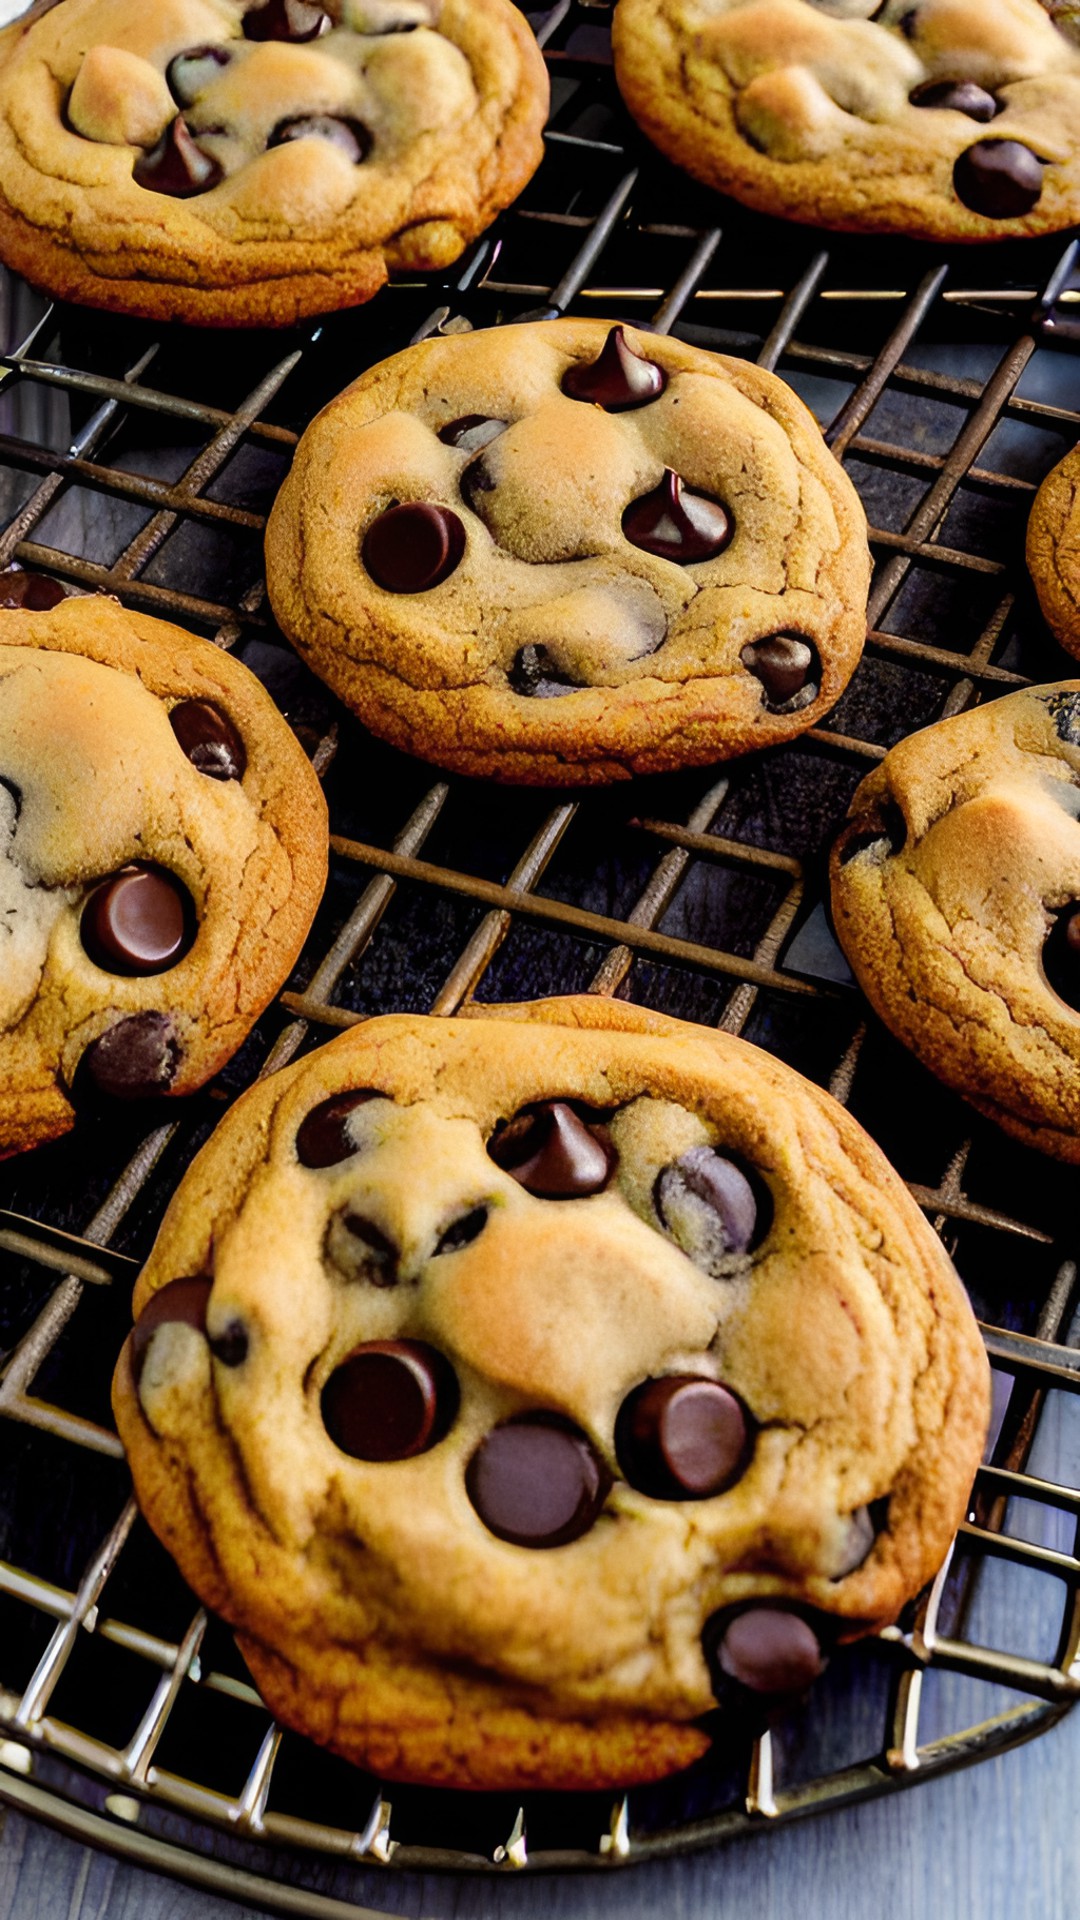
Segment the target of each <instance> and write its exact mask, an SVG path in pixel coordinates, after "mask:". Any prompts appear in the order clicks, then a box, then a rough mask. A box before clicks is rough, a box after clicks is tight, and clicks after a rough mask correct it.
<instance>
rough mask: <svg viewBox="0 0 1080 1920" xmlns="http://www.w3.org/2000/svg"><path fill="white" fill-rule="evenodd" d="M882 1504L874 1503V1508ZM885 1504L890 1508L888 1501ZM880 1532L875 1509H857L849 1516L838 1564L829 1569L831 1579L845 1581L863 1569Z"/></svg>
mask: <svg viewBox="0 0 1080 1920" xmlns="http://www.w3.org/2000/svg"><path fill="white" fill-rule="evenodd" d="M880 1504H881V1503H880V1502H879V1501H876V1500H875V1501H874V1503H873V1505H874V1507H877V1506H879V1505H880ZM884 1504H885V1505H886V1506H888V1501H887V1500H886V1501H885V1503H884ZM880 1532H881V1527H880V1526H879V1525H878V1523H877V1521H876V1519H875V1515H874V1511H873V1508H872V1507H856V1509H855V1511H854V1513H850V1514H849V1515H848V1524H847V1537H846V1539H845V1541H844V1544H843V1547H842V1549H841V1552H840V1557H839V1559H838V1561H837V1564H836V1565H835V1566H834V1567H830V1568H829V1578H830V1579H831V1580H844V1579H846V1578H847V1575H848V1574H849V1573H854V1572H855V1570H856V1568H857V1567H861V1566H862V1565H863V1563H864V1561H866V1560H867V1559H869V1557H870V1554H871V1552H872V1551H873V1546H874V1541H875V1540H876V1539H877V1536H878V1534H879V1533H880Z"/></svg>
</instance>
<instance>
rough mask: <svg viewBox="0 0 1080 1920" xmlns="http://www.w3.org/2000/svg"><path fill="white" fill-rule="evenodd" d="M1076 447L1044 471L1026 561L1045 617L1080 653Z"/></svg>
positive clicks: (1079, 458) (1079, 466) (1079, 452)
mask: <svg viewBox="0 0 1080 1920" xmlns="http://www.w3.org/2000/svg"><path fill="white" fill-rule="evenodd" d="M1078 493H1080V447H1074V448H1073V450H1072V452H1071V453H1067V454H1066V455H1065V458H1064V460H1061V461H1059V463H1058V465H1057V466H1056V467H1054V468H1053V469H1052V471H1051V472H1050V473H1048V474H1047V476H1046V479H1045V480H1044V481H1043V483H1042V486H1041V487H1040V488H1039V491H1038V493H1037V494H1036V495H1035V503H1034V505H1033V507H1032V509H1031V518H1030V520H1029V521H1028V530H1027V563H1028V570H1029V572H1030V574H1031V577H1032V580H1033V581H1034V582H1035V591H1036V593H1037V594H1038V596H1039V605H1040V607H1041V608H1042V613H1043V618H1044V620H1045V621H1046V624H1047V626H1048V627H1049V628H1050V631H1051V633H1052V634H1053V635H1054V638H1055V639H1056V640H1060V642H1061V644H1062V646H1063V647H1065V648H1066V649H1067V651H1068V652H1069V653H1074V654H1078V655H1080V500H1078V498H1077V495H1078Z"/></svg>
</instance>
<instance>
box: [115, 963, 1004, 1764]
mask: <svg viewBox="0 0 1080 1920" xmlns="http://www.w3.org/2000/svg"><path fill="white" fill-rule="evenodd" d="M135 1308H136V1312H137V1315H138V1319H137V1324H136V1327H135V1330H134V1332H133V1334H132V1335H131V1336H130V1338H129V1340H128V1342H127V1344H126V1346H125V1348H124V1350H123V1353H122V1355H121V1357H120V1361H119V1364H118V1367H117V1371H116V1375H115V1380H114V1390H113V1403H114V1408H115V1412H116V1418H117V1423H118V1426H119V1430H120V1434H121V1437H122V1439H123V1442H124V1445H125V1447H126V1449H127V1454H128V1458H129V1461H130V1464H131V1468H132V1472H133V1474H134V1478H135V1487H136V1492H137V1495H138V1498H139V1501H140V1504H141V1506H142V1509H143V1512H144V1513H145V1514H146V1517H147V1519H148V1520H149V1522H150V1524H151V1526H152V1527H153V1528H154V1529H155V1531H156V1532H157V1533H158V1534H159V1536H160V1537H161V1539H162V1540H163V1541H164V1542H165V1544H166V1546H167V1547H168V1548H169V1550H170V1551H171V1552H172V1554H173V1555H174V1556H175V1558H176V1559H177V1560H178V1562H179V1564H180V1567H181V1570H182V1571H183V1573H184V1575H185V1577H186V1578H187V1579H188V1580H189V1581H190V1583H191V1584H192V1586H193V1587H194V1588H195V1590H196V1592H197V1593H198V1594H199V1595H200V1596H201V1598H202V1599H203V1600H204V1601H205V1602H206V1603H207V1604H208V1605H210V1606H211V1607H213V1608H215V1609H216V1610H217V1611H218V1612H219V1613H221V1614H223V1615H224V1616H225V1618H226V1619H227V1620H229V1621H230V1622H231V1623H232V1625H233V1626H234V1627H235V1628H236V1629H237V1633H238V1639H239V1645H240V1647H241V1650H242V1652H243V1654H244V1656H245V1658H246V1659H247V1661H248V1663H249V1665H250V1667H251V1670H252V1672H253V1674H254V1676H255V1678H256V1681H257V1682H258V1685H259V1687H260V1689H261V1690H262V1692H263V1695H264V1697H265V1699H266V1701H267V1704H268V1705H269V1706H270V1708H271V1710H272V1711H273V1712H274V1713H275V1714H277V1715H278V1716H279V1717H280V1718H281V1719H282V1720H284V1721H285V1722H286V1723H287V1724H289V1725H291V1726H293V1727H296V1728H298V1729H299V1730H301V1731H303V1732H305V1733H307V1734H309V1735H311V1736H312V1737H313V1738H314V1739H316V1740H318V1741H320V1742H322V1743H325V1744H326V1745H328V1746H330V1747H332V1748H334V1749H335V1751H337V1752H339V1753H341V1754H343V1755H345V1756H346V1757H347V1758H348V1759H350V1760H353V1761H355V1762H357V1763H359V1764H361V1765H363V1766H365V1767H369V1768H372V1769H374V1770H375V1771H376V1772H377V1773H380V1774H382V1775H384V1776H386V1777H388V1778H391V1779H408V1780H416V1781H424V1782H430V1783H433V1784H437V1785H456V1786H471V1787H482V1788H508V1789H509V1788H512V1789H514V1790H519V1789H521V1788H523V1787H529V1786H544V1787H582V1788H590V1787H600V1786H604V1785H615V1784H618V1785H628V1784H631V1783H632V1782H634V1781H640V1780H647V1779H650V1778H656V1777H659V1776H660V1775H662V1774H664V1773H667V1772H670V1771H673V1770H675V1769H677V1768H679V1767H681V1766H684V1765H686V1764H687V1763H689V1762H690V1761H691V1760H693V1759H694V1758H695V1757H696V1756H698V1755H699V1754H700V1753H702V1752H703V1751H704V1750H705V1748H706V1747H707V1745H708V1737H707V1735H706V1732H705V1731H704V1729H703V1728H702V1726H701V1725H700V1724H699V1722H700V1717H701V1716H702V1715H703V1714H705V1713H707V1712H708V1710H709V1709H710V1708H711V1707H713V1706H714V1705H715V1704H716V1700H717V1698H718V1697H719V1698H720V1699H721V1700H723V1701H725V1702H727V1703H729V1704H730V1702H731V1697H732V1695H734V1696H736V1698H737V1699H739V1700H740V1701H741V1702H742V1703H743V1704H748V1705H751V1706H756V1708H757V1710H758V1711H760V1710H761V1709H762V1707H763V1706H766V1705H767V1703H768V1700H769V1699H770V1698H774V1697H775V1696H776V1695H777V1694H784V1693H788V1692H790V1691H792V1690H796V1691H798V1690H802V1689H804V1688H805V1687H806V1686H807V1685H808V1684H809V1682H810V1681H811V1680H812V1679H813V1678H814V1677H815V1676H816V1674H817V1673H818V1672H819V1671H820V1670H821V1668H822V1666H823V1664H824V1662H825V1659H826V1657H827V1654H828V1651H829V1649H830V1648H831V1646H832V1645H833V1644H834V1643H835V1642H836V1641H837V1640H849V1639H852V1638H855V1637H856V1636H858V1635H861V1634H864V1633H866V1632H868V1631H872V1630H873V1629H874V1628H875V1627H877V1626H879V1625H880V1624H881V1623H883V1622H885V1621H888V1620H891V1619H893V1618H894V1617H895V1615H896V1614H897V1612H898V1610H899V1609H900V1608H901V1606H902V1605H903V1603H904V1602H905V1601H906V1600H907V1599H909V1598H910V1597H911V1596H912V1595H913V1594H915V1593H916V1592H918V1591H919V1589H920V1588H921V1587H922V1586H923V1584H924V1583H925V1582H926V1581H927V1580H928V1579H929V1577H930V1576H931V1575H932V1574H933V1572H934V1571H935V1569H936V1568H937V1567H938V1565H939V1564H940V1562H941V1560H942V1559H943V1557H944V1554H945V1552H946V1549H947V1547H948V1543H949V1540H950V1538H951V1536H952V1533H953V1531H954V1530H955V1528H956V1526H957V1524H958V1522H959V1521H960V1520H961V1518H962V1517H963V1513H964V1508H965V1500H966V1497H967V1493H968V1489H969V1487H970V1484H971V1480H972V1477H973V1475H974V1472H975V1468H976V1466H977V1464H978V1461H979V1457H980V1452H981V1448H982V1444H983V1439H984V1435H985V1430H986V1421H987V1383H988V1370H987V1364H986V1358H985V1354H984V1352H983V1348H982V1344H981V1342H980V1339H979V1335H978V1330H977V1327H976V1324H975V1321H974V1319H973V1317H972V1314H971V1310H970V1307H969V1305H968V1302H967V1299H966V1296H965V1294H964V1292H963V1290H962V1288H961V1286H960V1284H959V1282H958V1281H957V1279H956V1276H955V1274H954V1272H953V1269H952V1267H951V1265H950V1263H949V1261H948V1259H947V1257H946V1255H945V1253H944V1251H943V1249H942V1247H941V1245H940V1243H939V1241H938V1240H937V1238H936V1236H935V1235H934V1233H933V1232H932V1230H931V1229H930V1227H929V1226H928V1224H927V1223H926V1221H925V1220H924V1219H923V1217H922V1215H921V1214H920V1212H919V1209H918V1208H917V1207H916V1205H915V1204H914V1202H913V1201H912V1199H911V1198H910V1196H909V1195H908V1193H907V1191H906V1189H905V1188H904V1187H903V1185H902V1183H901V1182H900V1181H899V1180H898V1179H897V1177H896V1175H895V1174H894V1173H893V1172H892V1170H891V1169H890V1167H889V1166H888V1164H887V1163H886V1161H885V1160H884V1159H883V1157H882V1155H881V1153H880V1152H879V1151H878V1149H877V1148H876V1147H875V1146H874V1145H873V1143H872V1142H871V1141H870V1140H869V1139H868V1138H867V1137H866V1135H865V1134H864V1133H863V1132H862V1131H861V1129H860V1128H859V1127H857V1126H856V1125H855V1124H854V1122H853V1121H852V1120H851V1119H850V1118H849V1117H848V1116H847V1114H846V1113H844V1111H843V1110H842V1109H841V1108H840V1107H838V1106H837V1105H836V1104H835V1103H834V1102H833V1101H832V1100H830V1099H829V1097H828V1096H827V1095H826V1094H824V1093H822V1092H820V1091H819V1090H818V1089H817V1088H816V1087H814V1086H812V1085H811V1084H810V1083H809V1082H807V1081H805V1080H803V1079H802V1078H801V1077H800V1076H799V1075H798V1074H795V1073H793V1072H792V1071H791V1069H790V1068H787V1067H784V1066H782V1065H781V1064H780V1063H779V1062H777V1061H776V1060H774V1059H772V1058H771V1057H770V1056H768V1055H767V1054H764V1053H761V1052H758V1051H757V1050H756V1049H755V1048H753V1047H750V1046H748V1045H747V1044H746V1043H745V1042H743V1041H739V1040H734V1039H731V1038H728V1037H727V1036H725V1035H722V1034H718V1033H715V1032H709V1031H706V1030H705V1029H703V1028H699V1027H692V1026H689V1025H687V1024H685V1023H683V1022H680V1021H676V1020H669V1019H666V1018H664V1017H662V1016H660V1015H655V1014H651V1013H648V1012H645V1011H643V1010H639V1009H637V1008H634V1007H631V1006H627V1005H625V1004H623V1003H619V1002H612V1001H606V1000H601V999H599V998H596V997H588V996H586V997H582V998H579V999H576V1000H566V1001H549V1002H541V1003H539V1004H537V1005H535V1006H523V1007H512V1008H503V1009H491V1008H485V1009H483V1010H479V1009H478V1010H477V1011H476V1017H474V1018H465V1019H457V1020H442V1019H435V1018H430V1017H428V1018H425V1017H424V1016H406V1015H400V1016H398V1015H395V1016H391V1017H387V1018H381V1019H376V1020H372V1021H370V1022H368V1023H366V1024H364V1025H362V1026H359V1027H357V1028H354V1029H353V1030H352V1031H351V1032H349V1033H347V1034H345V1035H342V1036H341V1037H340V1038H339V1039H337V1040H335V1041H333V1042H332V1043H331V1044H330V1045H329V1046H326V1047H323V1048H321V1049H320V1050H319V1051H318V1052H317V1053H314V1054H312V1055H310V1056H309V1057H308V1058H307V1059H305V1060H302V1061H300V1062H298V1063H297V1064H296V1065H294V1066H292V1067H289V1068H287V1069H285V1070H284V1071H283V1072H281V1073H279V1074H275V1075H273V1076H272V1077H271V1078H270V1079H269V1080H267V1081H265V1082H263V1083H261V1084H260V1085H258V1086H257V1087H255V1088H253V1089H252V1090H251V1092H249V1093H247V1094H245V1095H244V1096H243V1098H242V1099H241V1100H240V1101H239V1102H238V1103H237V1105H236V1106H235V1107H234V1108H233V1109H232V1111H231V1112H230V1113H229V1114H228V1116H227V1117H226V1119H225V1120H224V1121H223V1123H222V1125H221V1126H220V1127H219V1129H218V1131H217V1133H216V1134H215V1135H214V1137H213V1138H212V1140H211V1141H210V1142H209V1144H208V1145H207V1146H206V1147H205V1148H204V1149H203V1151H202V1152H201V1153H200V1155H199V1157H198V1159H197V1160H196V1161H195V1162H194V1164H193V1165H192V1167H191V1169H190V1170H189V1172H188V1174H187V1176H186V1178H185V1180H184V1182H183V1184H182V1185H181V1187H180V1189H179V1191H178V1192H177V1194H176V1196H175V1198H174V1200H173V1202H172V1205H171V1206H170V1209H169V1212H168V1214H167V1215H166V1218H165V1222H164V1224H163V1226H162V1230H161V1233H160V1235H159V1238H158V1241H157V1244H156V1246H155V1248H154V1251H153V1254H152V1255H151V1258H150V1261H149V1263H148V1265H147V1267H146V1269H145V1270H144V1272H143V1274H142V1276H141V1278H140V1280H139V1283H138V1287H137V1289H136V1294H135Z"/></svg>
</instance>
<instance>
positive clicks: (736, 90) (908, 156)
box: [612, 0, 1080, 240]
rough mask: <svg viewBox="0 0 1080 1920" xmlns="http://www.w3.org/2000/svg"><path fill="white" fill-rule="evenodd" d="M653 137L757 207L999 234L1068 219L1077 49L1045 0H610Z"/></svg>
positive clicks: (926, 232) (1074, 186)
mask: <svg viewBox="0 0 1080 1920" xmlns="http://www.w3.org/2000/svg"><path fill="white" fill-rule="evenodd" d="M612 37H613V44H614V50H615V71H616V75H617V77H618V82H619V86H620V88H621V89H622V93H623V97H624V99H625V100H626V103H627V105H628V107H629V108H630V111H631V113H632V114H633V115H634V117H635V119H637V120H638V121H639V122H640V124H641V126H642V127H643V128H644V130H645V132H646V133H647V134H648V135H649V138H650V139H651V140H654V141H655V143H656V145H657V146H658V147H660V148H661V150H662V151H663V152H664V153H666V154H667V155H668V156H669V158H671V159H672V160H676V161H678V163H679V165H680V166H683V167H685V168H686V169H687V171H688V172H689V173H693V174H695V175H696V176H697V178H698V179H699V180H704V181H705V183H706V185H707V186H711V187H719V188H720V189H721V191H722V192H724V193H730V194H733V195H734V197H735V198H736V199H737V200H744V201H745V202H746V203H747V204H748V205H749V206H752V207H758V208H760V209H761V210H762V211H763V212H765V213H776V214H783V215H785V216H786V217H787V218H788V219H790V220H803V221H807V222H809V224H810V225H812V226H823V227H835V228H841V229H845V228H846V229H849V230H850V229H853V230H855V231H857V232H861V233H906V234H912V235H915V236H917V237H920V238H923V239H930V240H1005V239H1012V238H1015V237H1017V236H1018V235H1020V236H1022V235H1024V234H1035V233H1048V232H1055V231H1057V230H1058V229H1059V228H1063V227H1069V226H1072V225H1073V223H1074V222H1075V221H1076V220H1077V219H1080V133H1078V124H1080V52H1078V50H1077V48H1076V47H1075V46H1074V45H1073V44H1071V43H1070V41H1069V40H1068V39H1066V37H1065V35H1064V34H1063V33H1062V32H1060V31H1059V29H1058V28H1057V27H1056V26H1054V25H1053V24H1052V22H1051V20H1050V19H1049V17H1048V16H1047V14H1046V12H1045V11H1044V10H1043V8H1042V6H1040V5H1039V0H618V5H617V7H616V10H615V20H614V26H613V32H612Z"/></svg>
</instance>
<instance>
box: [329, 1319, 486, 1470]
mask: <svg viewBox="0 0 1080 1920" xmlns="http://www.w3.org/2000/svg"><path fill="white" fill-rule="evenodd" d="M459 1397H460V1396H459V1393H458V1384H457V1380H456V1378H455V1376H454V1371H453V1368H452V1367H451V1366H450V1364H449V1362H448V1361H447V1360H445V1359H444V1358H443V1356H442V1354H441V1353H438V1352H436V1350H435V1348H434V1347H429V1346H428V1345H427V1344H426V1343H425V1342H424V1341H422V1340H368V1341H366V1342H365V1344H364V1345H363V1346H362V1347H357V1348H356V1349H355V1351H354V1352H353V1353H350V1355H349V1357H348V1359H347V1360H343V1361H342V1363H341V1365H340V1366H339V1367H336V1368H335V1370H334V1372H333V1373H332V1374H331V1375H330V1378H329V1380H328V1381H327V1383H326V1385H325V1387H324V1388H323V1394H322V1416H323V1423H324V1425H325V1427H326V1431H327V1433H328V1434H329V1435H330V1438H331V1440H332V1441H333V1442H334V1445H335V1446H336V1447H340V1448H341V1451H342V1453H347V1454H349V1455H350V1456H351V1458H352V1459H354V1460H380V1461H385V1460H411V1459H413V1458H414V1456H415V1455H416V1454H418V1453H426V1452H427V1451H428V1449H429V1448H430V1447H434V1446H437V1445H438V1443H439V1441H440V1440H442V1439H443V1438H444V1436H445V1435H446V1434H447V1433H449V1431H450V1428H451V1427H452V1426H453V1424H454V1421H455V1419H456V1417H457V1410H458V1402H459Z"/></svg>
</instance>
